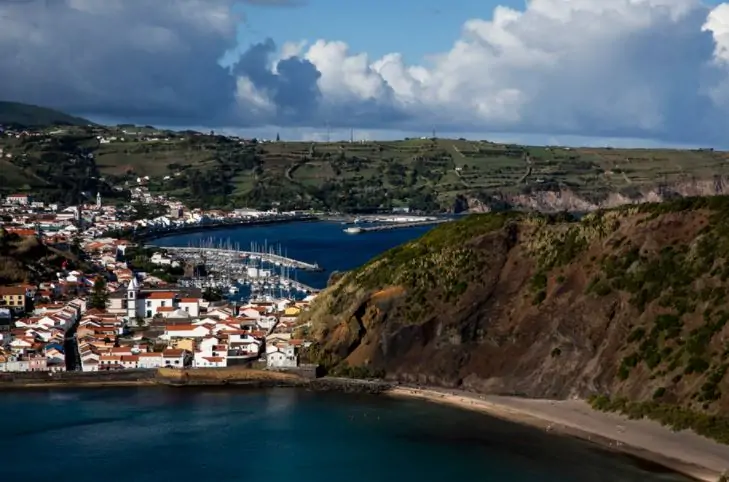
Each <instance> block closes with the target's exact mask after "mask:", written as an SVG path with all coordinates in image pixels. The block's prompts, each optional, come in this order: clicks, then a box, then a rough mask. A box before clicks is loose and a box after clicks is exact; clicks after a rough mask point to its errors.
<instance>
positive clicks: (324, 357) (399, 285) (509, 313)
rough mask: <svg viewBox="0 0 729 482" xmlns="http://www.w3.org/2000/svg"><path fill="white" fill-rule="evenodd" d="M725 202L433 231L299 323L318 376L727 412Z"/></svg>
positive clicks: (368, 268)
mask: <svg viewBox="0 0 729 482" xmlns="http://www.w3.org/2000/svg"><path fill="white" fill-rule="evenodd" d="M727 289H729V199H728V198H724V197H716V198H708V199H707V198H703V199H684V200H679V201H676V202H673V203H665V204H658V205H645V206H630V207H624V208H621V209H617V210H612V211H607V212H599V213H592V214H589V215H587V216H585V217H584V218H583V219H582V220H580V221H579V222H577V221H571V220H567V219H560V218H558V217H556V216H552V217H547V216H534V215H520V214H513V213H500V214H483V215H473V216H469V217H468V218H466V219H464V220H462V221H459V222H454V223H448V224H446V225H442V226H440V227H438V228H436V229H434V230H433V231H431V232H430V233H428V234H427V235H425V236H424V237H422V238H420V239H418V240H415V241H413V242H410V243H408V244H406V245H403V246H401V247H399V248H396V249H394V250H391V251H389V252H387V253H385V254H383V255H382V256H380V257H379V258H377V259H375V260H373V261H371V262H370V263H368V264H367V265H365V266H363V267H362V268H360V269H358V270H355V271H352V272H349V273H347V274H346V275H344V276H343V277H342V278H341V279H339V280H338V281H336V283H334V284H333V285H332V286H330V287H329V288H328V289H327V290H326V291H325V292H324V293H323V294H322V295H320V297H319V298H318V299H317V301H316V303H315V305H314V306H313V307H312V310H311V311H310V312H309V313H308V314H307V315H306V316H308V317H309V318H310V320H311V321H312V322H313V325H314V332H315V337H316V340H317V344H316V345H315V346H314V348H313V349H312V351H311V353H310V355H311V356H312V357H313V358H315V359H316V360H318V361H319V362H321V363H323V364H324V365H326V366H327V367H329V368H332V367H336V366H339V367H341V366H345V365H346V366H349V367H355V366H356V367H366V368H367V369H370V370H377V371H384V372H385V374H386V376H387V377H388V378H390V379H399V380H403V381H411V382H419V383H424V384H434V385H441V386H448V387H462V388H468V389H473V390H477V391H484V392H495V393H509V394H524V395H528V396H535V397H552V398H566V397H571V396H580V397H586V396H589V395H592V394H597V393H610V394H619V395H623V396H626V397H629V398H630V399H633V400H660V401H666V402H679V403H681V404H684V405H687V406H692V407H698V408H700V409H702V410H708V411H716V410H719V409H720V408H723V409H727V408H729V396H728V395H727V393H729V377H727V376H726V373H727V366H729V326H727V321H729V306H728V305H727V298H726V295H727V294H728V291H727Z"/></svg>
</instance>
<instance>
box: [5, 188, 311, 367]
mask: <svg viewBox="0 0 729 482" xmlns="http://www.w3.org/2000/svg"><path fill="white" fill-rule="evenodd" d="M132 195H133V199H132V202H131V203H130V204H129V206H113V205H110V206H107V205H104V203H103V200H102V198H101V196H100V195H99V194H97V195H96V196H95V197H94V196H91V198H92V199H94V198H95V199H94V201H93V202H87V203H82V204H79V205H75V206H66V207H61V206H58V205H55V204H47V203H44V202H39V201H36V200H35V199H34V197H33V195H32V194H31V193H17V194H12V195H9V196H7V197H6V198H5V199H3V200H2V201H1V204H0V220H1V223H0V255H5V257H4V258H3V259H4V260H5V261H6V262H5V265H3V266H0V371H1V372H49V373H53V372H58V371H67V370H68V371H71V370H73V371H83V372H94V371H103V370H124V369H156V368H160V367H173V368H199V367H204V368H219V367H227V366H234V365H247V366H250V364H251V363H256V364H257V366H262V367H266V368H268V369H273V370H286V369H292V368H296V367H297V366H298V365H299V363H300V360H299V354H300V350H301V349H302V348H305V347H306V346H307V342H306V341H304V339H303V337H302V334H303V333H306V330H307V326H306V325H300V324H299V323H298V322H297V319H298V316H299V315H300V314H301V313H302V312H303V311H306V310H307V309H308V307H309V305H310V303H311V301H312V300H313V299H314V297H315V296H316V293H315V292H313V290H310V291H309V292H308V293H299V295H298V296H292V295H290V293H289V292H286V293H284V292H278V293H273V292H267V293H259V294H256V293H255V292H253V293H251V297H250V299H246V300H242V299H240V300H236V301H230V300H228V299H227V297H226V293H225V292H224V291H223V290H220V289H217V288H215V287H210V286H208V287H204V286H194V285H184V283H178V281H179V280H180V279H181V278H183V277H184V275H185V271H187V270H189V268H191V266H190V261H189V259H186V258H185V257H184V256H179V255H177V254H175V253H173V252H171V251H170V252H168V251H167V250H164V249H161V248H160V249H157V248H154V247H148V246H144V245H143V241H141V240H142V239H143V238H144V237H143V236H139V233H140V232H142V233H144V234H145V235H147V236H149V235H154V234H156V233H157V230H160V232H161V233H169V232H172V231H174V230H175V229H180V230H183V231H184V230H185V229H189V228H195V227H197V228H201V227H204V228H207V227H210V226H215V225H216V224H232V223H238V224H245V223H257V222H282V221H287V220H295V219H300V216H301V215H300V213H279V212H276V211H269V212H262V211H256V210H252V209H247V210H238V211H237V212H230V213H223V212H217V211H216V212H210V211H203V210H200V209H192V210H190V209H187V208H186V207H185V206H183V205H182V204H181V203H179V202H177V201H174V200H169V199H167V198H165V197H163V196H159V197H154V198H153V197H152V196H151V195H150V194H149V193H148V192H147V191H146V190H145V189H144V187H143V186H140V187H137V188H136V189H135V190H134V191H133V192H132ZM151 203H154V205H155V207H156V208H159V207H160V206H162V207H164V208H165V210H166V211H167V212H166V213H159V212H157V213H156V214H157V215H155V216H154V217H151V218H145V217H140V218H136V219H130V218H129V216H128V213H129V211H130V210H134V207H135V206H144V205H149V204H151ZM138 240H140V241H138ZM33 250H36V251H38V252H40V251H43V253H45V254H48V255H52V257H53V258H54V262H55V265H53V264H52V263H50V264H49V263H45V262H44V261H38V260H35V261H36V262H38V263H40V264H43V266H40V267H37V269H33V267H32V266H31V267H30V268H29V269H30V271H29V272H25V273H23V272H17V271H14V268H15V267H14V266H8V263H10V262H11V261H13V260H17V258H19V257H22V256H23V255H24V253H26V252H27V253H28V255H29V257H30V258H37V257H38V256H39V255H38V254H34V251H33ZM259 258H260V256H259ZM8 259H10V261H8ZM263 259H264V260H265V256H264V257H263ZM282 259H284V260H285V259H286V258H282ZM303 264H305V263H303ZM41 268H45V271H44V270H43V269H41ZM202 268H204V266H203V267H202ZM17 269H18V270H20V269H21V268H20V267H17ZM31 280H32V281H31ZM284 295H288V296H284ZM302 295H304V296H302Z"/></svg>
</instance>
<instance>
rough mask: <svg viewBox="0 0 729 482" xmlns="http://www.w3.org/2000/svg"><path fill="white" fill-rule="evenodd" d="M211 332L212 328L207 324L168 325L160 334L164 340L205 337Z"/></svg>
mask: <svg viewBox="0 0 729 482" xmlns="http://www.w3.org/2000/svg"><path fill="white" fill-rule="evenodd" d="M209 334H210V328H208V327H207V326H205V325H167V326H166V327H165V331H164V333H163V334H162V335H160V339H162V340H171V339H173V338H204V337H206V336H208V335H209Z"/></svg>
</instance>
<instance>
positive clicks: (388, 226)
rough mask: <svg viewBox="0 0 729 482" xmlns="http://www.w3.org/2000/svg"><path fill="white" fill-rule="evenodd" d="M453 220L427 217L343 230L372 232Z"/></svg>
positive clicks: (352, 232) (357, 232) (350, 232)
mask: <svg viewBox="0 0 729 482" xmlns="http://www.w3.org/2000/svg"><path fill="white" fill-rule="evenodd" d="M451 221H454V220H453V219H429V220H427V221H414V222H411V223H390V224H380V225H377V226H353V227H349V228H345V229H344V232H345V233H349V234H360V233H372V232H375V231H389V230H392V229H404V228H416V227H418V226H430V225H433V224H443V223H449V222H451Z"/></svg>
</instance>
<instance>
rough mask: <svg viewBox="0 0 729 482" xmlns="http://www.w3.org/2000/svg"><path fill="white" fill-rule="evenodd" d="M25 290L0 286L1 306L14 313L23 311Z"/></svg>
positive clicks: (18, 287)
mask: <svg viewBox="0 0 729 482" xmlns="http://www.w3.org/2000/svg"><path fill="white" fill-rule="evenodd" d="M26 294H27V290H26V289H25V288H24V287H22V286H0V300H1V301H2V303H0V304H2V305H4V306H6V307H8V308H10V309H13V310H15V311H25V306H26Z"/></svg>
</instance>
